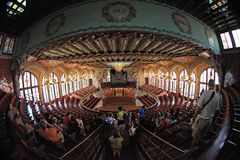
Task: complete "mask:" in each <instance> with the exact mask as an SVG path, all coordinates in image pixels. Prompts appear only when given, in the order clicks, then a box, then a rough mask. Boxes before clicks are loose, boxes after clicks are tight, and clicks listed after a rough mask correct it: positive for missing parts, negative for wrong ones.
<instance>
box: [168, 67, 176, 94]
mask: <svg viewBox="0 0 240 160" xmlns="http://www.w3.org/2000/svg"><path fill="white" fill-rule="evenodd" d="M170 92H174V93H176V92H177V74H176V72H175V71H174V70H173V71H171V74H170Z"/></svg>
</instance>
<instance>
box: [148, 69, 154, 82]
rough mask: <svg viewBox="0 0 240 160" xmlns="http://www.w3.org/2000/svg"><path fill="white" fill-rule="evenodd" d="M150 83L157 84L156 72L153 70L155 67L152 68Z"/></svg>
mask: <svg viewBox="0 0 240 160" xmlns="http://www.w3.org/2000/svg"><path fill="white" fill-rule="evenodd" d="M149 84H150V85H153V86H155V73H154V71H153V69H151V70H150V83H149Z"/></svg>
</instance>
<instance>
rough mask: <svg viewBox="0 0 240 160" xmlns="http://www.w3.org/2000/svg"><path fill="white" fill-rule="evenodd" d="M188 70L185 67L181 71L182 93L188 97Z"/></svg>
mask: <svg viewBox="0 0 240 160" xmlns="http://www.w3.org/2000/svg"><path fill="white" fill-rule="evenodd" d="M187 78H188V75H187V70H186V69H184V70H182V72H181V73H180V93H181V95H183V96H185V97H188V90H189V83H187V81H186V80H187Z"/></svg>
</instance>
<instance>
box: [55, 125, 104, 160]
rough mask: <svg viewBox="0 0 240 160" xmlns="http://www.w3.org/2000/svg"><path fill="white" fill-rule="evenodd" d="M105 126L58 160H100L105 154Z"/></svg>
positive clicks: (100, 127)
mask: <svg viewBox="0 0 240 160" xmlns="http://www.w3.org/2000/svg"><path fill="white" fill-rule="evenodd" d="M103 127H104V126H103V125H101V126H99V127H98V128H97V129H96V130H95V131H94V132H93V133H91V134H90V135H89V136H88V137H87V138H86V139H85V140H83V141H82V142H80V143H79V144H77V145H76V146H75V147H74V148H72V149H71V150H69V151H68V152H67V153H65V154H64V155H63V156H61V157H60V158H56V157H54V156H52V158H54V159H57V160H73V159H74V160H99V159H101V158H100V157H101V156H102V154H103V153H104V148H105V147H104V135H103Z"/></svg>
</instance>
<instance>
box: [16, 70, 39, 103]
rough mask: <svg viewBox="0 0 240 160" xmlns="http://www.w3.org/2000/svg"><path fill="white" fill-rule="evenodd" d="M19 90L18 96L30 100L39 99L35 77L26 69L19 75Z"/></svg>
mask: <svg viewBox="0 0 240 160" xmlns="http://www.w3.org/2000/svg"><path fill="white" fill-rule="evenodd" d="M19 92H20V94H19V95H20V97H24V98H26V100H30V101H39V100H40V97H39V88H38V79H37V77H36V76H35V75H34V74H33V73H31V72H28V71H25V72H24V73H23V74H21V75H20V77H19Z"/></svg>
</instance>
